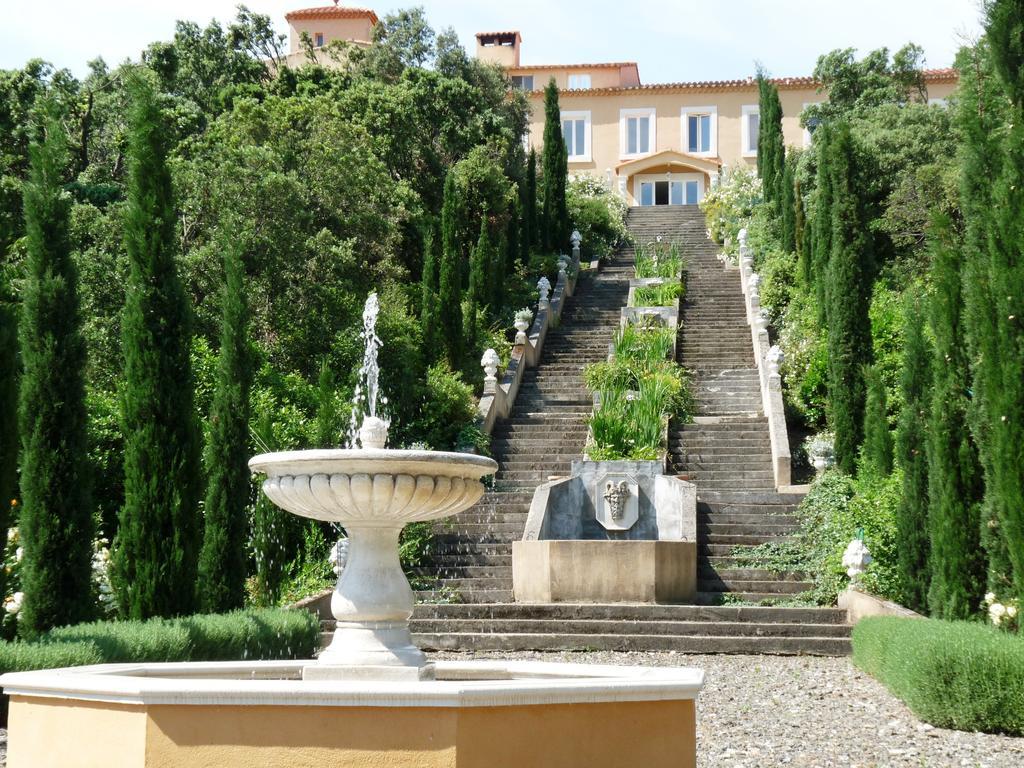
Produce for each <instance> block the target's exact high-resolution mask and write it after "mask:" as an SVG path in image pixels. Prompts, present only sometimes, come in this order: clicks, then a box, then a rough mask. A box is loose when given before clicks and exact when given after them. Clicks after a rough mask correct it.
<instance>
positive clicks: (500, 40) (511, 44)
mask: <svg viewBox="0 0 1024 768" xmlns="http://www.w3.org/2000/svg"><path fill="white" fill-rule="evenodd" d="M522 46H523V38H522V36H521V35H520V34H519V33H518V32H478V33H477V36H476V57H477V59H479V60H480V61H486V62H490V63H492V64H498V65H500V66H502V67H504V68H505V69H514V68H515V67H518V66H519V49H520V48H522Z"/></svg>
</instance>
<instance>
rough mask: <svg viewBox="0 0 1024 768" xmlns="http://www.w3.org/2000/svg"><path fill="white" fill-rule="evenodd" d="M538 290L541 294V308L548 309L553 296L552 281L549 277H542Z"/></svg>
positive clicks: (538, 282)
mask: <svg viewBox="0 0 1024 768" xmlns="http://www.w3.org/2000/svg"><path fill="white" fill-rule="evenodd" d="M537 290H538V291H539V292H540V300H539V303H540V306H542V307H546V306H547V304H548V301H549V300H550V299H549V297H550V296H551V281H550V280H548V279H547V277H541V279H540V280H538V281H537Z"/></svg>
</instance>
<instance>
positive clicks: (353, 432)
mask: <svg viewBox="0 0 1024 768" xmlns="http://www.w3.org/2000/svg"><path fill="white" fill-rule="evenodd" d="M378 314H380V301H379V300H378V299H377V292H376V291H374V292H373V293H371V294H370V295H369V296H367V297H366V304H365V305H364V306H363V330H362V333H360V334H359V337H360V338H361V339H363V341H364V342H365V344H366V346H365V348H364V349H363V363H362V365H361V366H360V367H359V376H358V379H357V380H356V391H355V394H354V395H353V396H352V418H351V420H350V421H349V427H348V441H347V444H346V447H347V448H359V447H360V446H359V445H358V444H357V442H358V438H359V427H360V426H361V425H362V423H363V417H364V416H370V417H373V418H378V417H379V418H381V419H383V420H384V422H385V423H386V422H388V418H387V416H386V415H384V414H383V413H381V414H380V415H378V413H377V400H378V394H379V387H378V379H379V377H380V367H379V365H378V364H377V350H379V349H380V347H381V340H380V336H378V335H377V315H378ZM387 403H388V399H387V398H386V397H381V398H380V404H381V405H382V406H385V405H387Z"/></svg>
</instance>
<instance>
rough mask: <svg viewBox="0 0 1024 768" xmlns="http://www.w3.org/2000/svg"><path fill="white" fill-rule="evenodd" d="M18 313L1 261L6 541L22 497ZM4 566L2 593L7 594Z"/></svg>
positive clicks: (0, 527) (1, 504)
mask: <svg viewBox="0 0 1024 768" xmlns="http://www.w3.org/2000/svg"><path fill="white" fill-rule="evenodd" d="M19 371H20V361H19V355H18V313H17V305H16V304H15V303H14V297H13V296H12V295H11V290H10V287H9V283H8V280H7V269H6V265H5V264H4V263H3V261H2V260H0V536H3V537H4V538H3V539H2V540H3V541H6V540H7V539H6V537H7V529H8V527H9V526H10V523H11V513H12V511H13V505H14V503H15V502H16V499H17V496H18V448H19V446H18V374H19ZM5 577H6V574H5V573H4V570H3V568H0V594H4V595H6V594H7V592H5V591H4V589H5V588H6V586H5V585H6V578H5Z"/></svg>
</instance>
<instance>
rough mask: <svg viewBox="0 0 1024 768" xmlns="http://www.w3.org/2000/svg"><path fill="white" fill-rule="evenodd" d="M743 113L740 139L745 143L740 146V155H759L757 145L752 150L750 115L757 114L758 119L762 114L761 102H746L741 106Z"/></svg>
mask: <svg viewBox="0 0 1024 768" xmlns="http://www.w3.org/2000/svg"><path fill="white" fill-rule="evenodd" d="M740 112H741V114H742V122H741V123H740V140H741V141H742V142H743V145H742V146H741V147H740V155H741V156H742V157H757V145H756V144H755V145H754V149H753V150H750V149H749V147H750V144H751V141H750V115H757V116H758V119H760V116H761V105H760V104H744V105H743V106H742V107H741V108H740Z"/></svg>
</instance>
